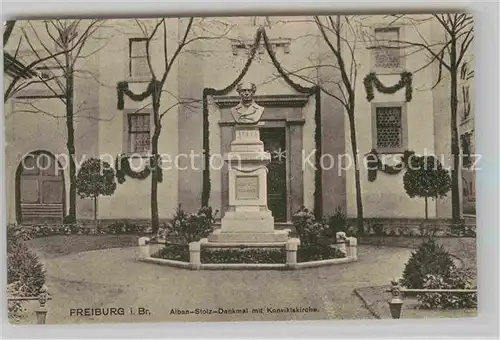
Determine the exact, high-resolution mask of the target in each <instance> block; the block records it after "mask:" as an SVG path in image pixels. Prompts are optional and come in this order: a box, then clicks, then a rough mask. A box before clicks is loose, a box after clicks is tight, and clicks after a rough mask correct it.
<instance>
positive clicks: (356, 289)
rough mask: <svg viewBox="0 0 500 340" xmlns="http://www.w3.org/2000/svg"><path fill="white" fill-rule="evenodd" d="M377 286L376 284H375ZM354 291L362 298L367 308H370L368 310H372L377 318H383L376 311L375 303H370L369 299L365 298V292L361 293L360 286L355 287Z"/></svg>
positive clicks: (371, 312)
mask: <svg viewBox="0 0 500 340" xmlns="http://www.w3.org/2000/svg"><path fill="white" fill-rule="evenodd" d="M374 287H376V286H374ZM363 288H371V287H363ZM354 293H355V294H356V295H357V296H358V297H359V298H360V299H361V301H362V302H363V305H364V306H365V308H366V309H368V311H369V312H370V314H371V315H373V317H374V318H375V319H383V318H382V317H381V316H380V315H379V314H378V313H377V312H376V311H375V308H373V305H372V304H370V303H368V301H367V300H366V299H365V297H364V296H363V294H361V293H360V291H359V288H354Z"/></svg>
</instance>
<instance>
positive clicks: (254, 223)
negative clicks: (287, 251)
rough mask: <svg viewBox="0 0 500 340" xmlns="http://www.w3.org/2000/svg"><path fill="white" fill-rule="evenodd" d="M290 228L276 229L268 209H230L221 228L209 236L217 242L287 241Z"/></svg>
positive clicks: (210, 240)
mask: <svg viewBox="0 0 500 340" xmlns="http://www.w3.org/2000/svg"><path fill="white" fill-rule="evenodd" d="M289 233H290V230H289V229H286V230H275V229H274V218H273V216H272V214H271V212H270V211H269V210H267V209H261V210H255V211H248V210H247V211H241V210H237V211H229V212H227V213H226V215H225V216H224V218H223V219H222V223H221V228H220V229H217V230H215V231H214V232H213V233H212V234H211V235H209V236H208V241H209V242H217V243H223V242H227V243H241V244H246V243H266V242H270V243H276V242H282V243H285V242H286V241H287V240H288V238H289Z"/></svg>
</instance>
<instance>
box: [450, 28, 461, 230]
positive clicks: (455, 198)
mask: <svg viewBox="0 0 500 340" xmlns="http://www.w3.org/2000/svg"><path fill="white" fill-rule="evenodd" d="M450 45H451V46H450V68H451V70H450V80H451V91H450V109H451V124H450V128H451V157H452V160H453V165H452V168H451V205H452V210H451V212H452V218H453V220H455V221H458V220H459V219H460V210H461V209H460V191H459V174H460V146H459V138H458V119H457V106H458V101H457V96H458V94H457V76H458V75H457V73H458V65H457V64H456V60H457V43H456V40H455V37H452V42H451V44H450Z"/></svg>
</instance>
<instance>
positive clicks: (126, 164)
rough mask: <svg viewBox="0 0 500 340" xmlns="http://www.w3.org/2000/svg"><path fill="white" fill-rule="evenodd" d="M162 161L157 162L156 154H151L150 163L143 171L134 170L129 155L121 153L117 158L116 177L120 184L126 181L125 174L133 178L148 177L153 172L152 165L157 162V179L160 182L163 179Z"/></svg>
mask: <svg viewBox="0 0 500 340" xmlns="http://www.w3.org/2000/svg"><path fill="white" fill-rule="evenodd" d="M158 159H159V157H158ZM160 162H161V161H160ZM160 162H155V159H154V156H151V157H150V159H149V164H148V165H146V166H145V167H144V169H142V170H141V171H134V170H132V168H131V167H130V160H129V157H127V156H126V155H124V154H121V155H119V156H117V157H116V159H115V171H116V179H117V180H118V183H120V184H123V183H125V179H126V178H125V176H128V177H130V178H133V179H141V180H142V179H146V178H148V176H149V175H150V174H151V168H152V166H154V164H157V170H156V171H157V173H158V176H157V181H158V183H161V182H162V181H163V171H162V168H161V167H160V166H159V164H160Z"/></svg>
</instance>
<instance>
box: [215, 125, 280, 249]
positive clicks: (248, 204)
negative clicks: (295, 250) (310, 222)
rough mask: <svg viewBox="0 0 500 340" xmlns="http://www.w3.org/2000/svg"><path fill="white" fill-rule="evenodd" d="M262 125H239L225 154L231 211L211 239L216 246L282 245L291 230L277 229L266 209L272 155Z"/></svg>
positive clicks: (269, 212)
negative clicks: (266, 146) (261, 130)
mask: <svg viewBox="0 0 500 340" xmlns="http://www.w3.org/2000/svg"><path fill="white" fill-rule="evenodd" d="M259 126H260V124H258V123H257V124H248V125H247V124H244V125H243V124H242V125H236V127H235V136H234V140H233V142H232V143H231V152H229V153H227V154H225V155H224V160H225V161H226V162H227V163H228V168H229V210H228V211H227V212H226V214H225V216H224V217H223V218H222V223H221V228H220V229H217V230H215V231H214V232H213V233H212V234H211V235H209V237H208V241H209V242H217V243H242V244H244V243H279V242H283V243H284V242H286V241H287V240H288V232H289V231H288V230H286V231H281V230H274V217H273V215H272V213H271V211H270V210H269V209H268V208H267V167H266V165H267V164H269V162H270V161H271V155H270V154H269V153H268V152H265V151H264V144H263V143H262V141H261V140H260V133H259Z"/></svg>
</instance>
